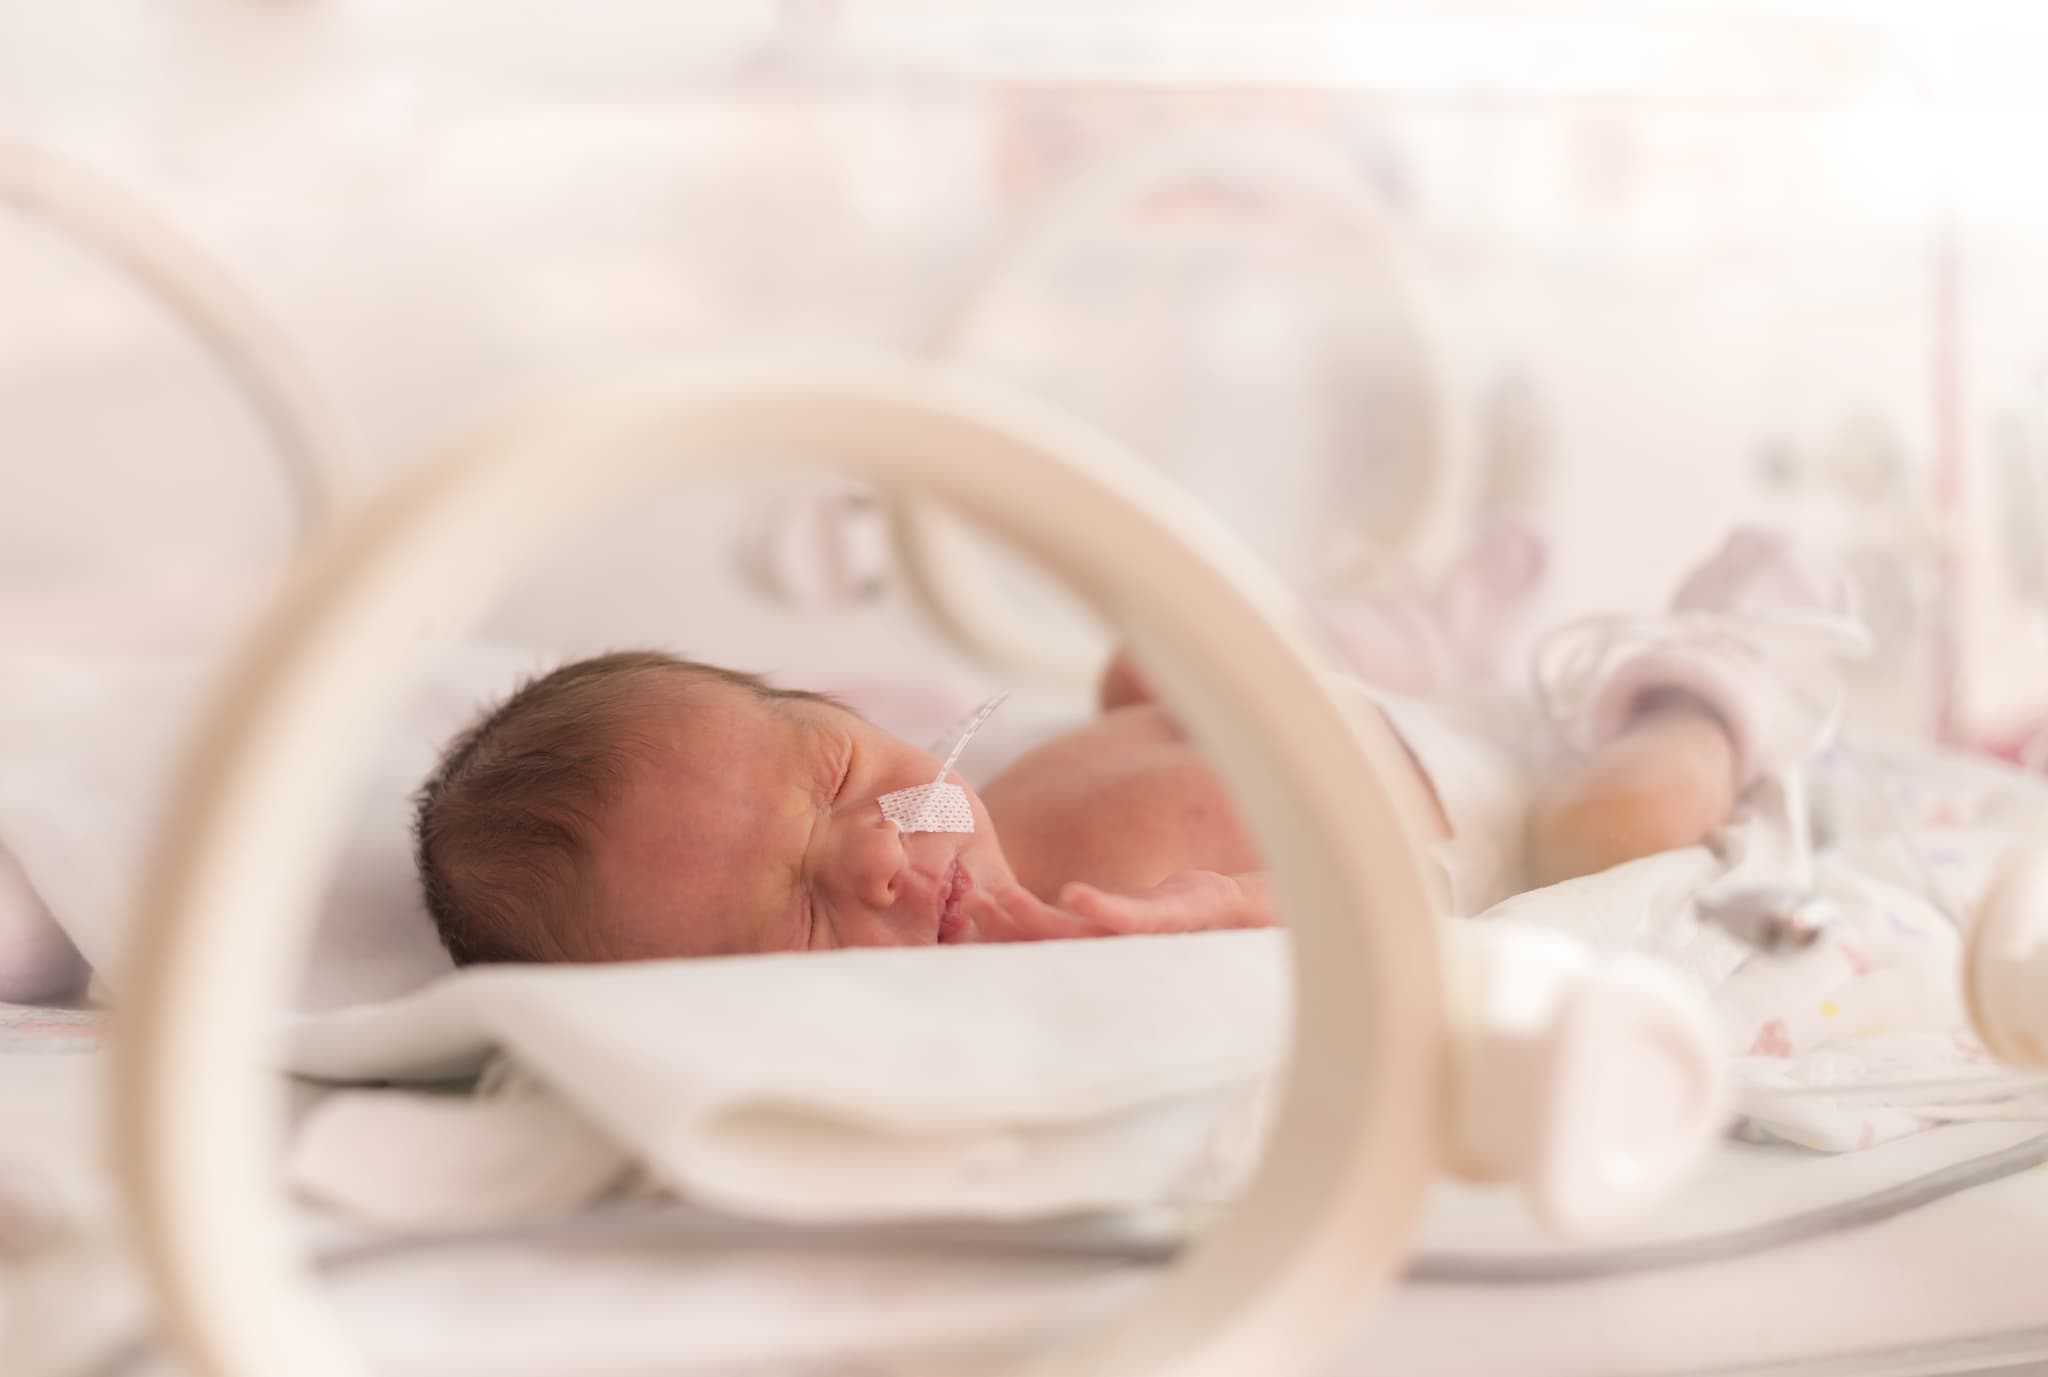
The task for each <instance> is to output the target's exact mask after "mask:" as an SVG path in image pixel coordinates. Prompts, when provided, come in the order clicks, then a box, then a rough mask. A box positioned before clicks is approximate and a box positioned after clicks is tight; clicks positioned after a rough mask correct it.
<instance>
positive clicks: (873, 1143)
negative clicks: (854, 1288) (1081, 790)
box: [290, 932, 1290, 1224]
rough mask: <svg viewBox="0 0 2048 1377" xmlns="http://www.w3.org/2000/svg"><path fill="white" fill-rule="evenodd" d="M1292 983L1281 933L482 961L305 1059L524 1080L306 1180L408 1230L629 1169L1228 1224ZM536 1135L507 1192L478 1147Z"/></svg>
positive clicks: (799, 1198)
mask: <svg viewBox="0 0 2048 1377" xmlns="http://www.w3.org/2000/svg"><path fill="white" fill-rule="evenodd" d="M1287 963H1288V946H1287V941H1286V937H1285V935H1284V934H1283V933H1279V932H1229V933H1211V934H1199V935H1191V936H1180V937H1155V938H1126V939H1120V940H1115V941H1092V942H1044V943H1031V944H1022V945H1015V946H1001V947H996V946H990V947H958V948H917V949H869V950H859V951H848V952H837V953H830V954H802V955H777V956H758V957H735V958H725V959H715V960H699V961H679V962H663V963H655V964H639V965H628V966H608V967H591V966H581V967H575V966H557V967H524V968H519V967H498V968H481V969H477V970H473V971H468V972H463V973H460V974H458V975H456V976H454V977H451V978H450V979H448V980H445V981H442V982H440V983H439V984H437V985H435V986H433V987H432V988H430V989H428V990H426V991H423V992H422V993H420V994H418V995H414V996H411V997H408V998H405V999H401V1000H398V1001H395V1002H393V1003H390V1004H386V1005H381V1006H374V1007H370V1008H364V1009H357V1010H352V1011H347V1012H343V1013H338V1014H330V1015H326V1016H321V1017H318V1018H314V1019H311V1020H308V1021H306V1022H305V1023H303V1024H302V1025H301V1026H300V1028H299V1029H298V1032H297V1036H296V1038H295V1041H294V1046H293V1049H292V1052H291V1056H290V1060H291V1063H292V1066H293V1067H294V1069H296V1070H298V1071H299V1072H301V1073H302V1074H306V1075H311V1076H317V1077H321V1078H325V1079H330V1080H346V1081H360V1080H371V1079H375V1080H394V1079H396V1080H414V1081H432V1080H437V1079H444V1078H450V1077H461V1076H466V1075H470V1074H473V1073H475V1072H477V1071H478V1070H480V1069H481V1068H482V1067H483V1066H484V1065H485V1064H486V1062H487V1061H488V1060H489V1059H491V1058H492V1057H493V1055H494V1054H495V1055H502V1056H503V1057H504V1058H506V1059H507V1060H509V1061H510V1062H511V1063H513V1065H514V1066H515V1067H516V1068H517V1069H516V1071H514V1072H512V1073H510V1074H507V1075H504V1076H502V1077H501V1078H498V1079H496V1080H495V1081H494V1082H493V1083H491V1084H490V1086H489V1088H490V1089H491V1090H492V1091H494V1092H495V1093H487V1094H484V1095H482V1096H479V1097H476V1098H475V1099H473V1100H468V1101H451V1100H449V1099H448V1098H446V1097H444V1096H435V1095H431V1094H425V1093H420V1092H413V1093H399V1092H391V1091H371V1092H359V1093H350V1094H341V1095H335V1096H330V1097H329V1098H328V1099H327V1100H326V1101H324V1102H323V1104H322V1106H321V1108H320V1109H319V1110H318V1111H317V1112H315V1113H314V1114H313V1115H312V1116H311V1117H310V1119H309V1121H308V1122H307V1123H306V1125H305V1126H304V1128H303V1130H302V1132H301V1134H300V1136H299V1138H298V1139H297V1141H296V1143H295V1145H294V1156H293V1164H292V1175H293V1179H294V1180H295V1181H296V1182H297V1183H298V1185H299V1186H300V1188H301V1189H302V1190H304V1191H306V1192H307V1193H309V1194H311V1195H313V1196H315V1197H316V1198H320V1199H322V1200H325V1201H327V1202H329V1203H333V1204H337V1205H347V1206H351V1207H353V1208H354V1209H355V1210H356V1211H357V1212H358V1213H369V1214H372V1215H373V1216H375V1217H378V1218H380V1219H381V1220H382V1222H386V1223H393V1224H396V1223H400V1222H417V1223H425V1222H428V1221H427V1220H426V1219H423V1218H421V1213H422V1212H424V1213H431V1215H432V1222H435V1223H449V1222H456V1221H460V1220H467V1219H471V1218H474V1217H476V1216H478V1215H491V1214H498V1215H502V1214H505V1213H517V1212H519V1211H521V1210H530V1209H549V1208H555V1207H559V1206H561V1205H566V1204H571V1203H575V1202H576V1200H577V1199H578V1198H587V1196H588V1195H589V1194H590V1193H592V1192H595V1191H597V1190H599V1189H603V1188H605V1187H607V1186H609V1185H611V1184H615V1183H616V1182H617V1181H618V1180H619V1179H620V1178H621V1177H622V1176H623V1175H625V1174H627V1173H628V1170H629V1168H630V1170H631V1171H632V1172H634V1173H638V1172H643V1171H644V1172H645V1173H646V1175H647V1176H648V1177H649V1178H650V1179H651V1180H652V1181H653V1182H654V1183H655V1184H657V1185H659V1186H661V1187H664V1188H666V1189H669V1190H672V1191H674V1192H676V1193H678V1194H681V1195H683V1196H685V1197H686V1198H689V1199H692V1200H696V1201H699V1202H702V1203H705V1204H709V1205H713V1206H716V1207H719V1208H724V1209H730V1210H735V1211H740V1212H745V1213H749V1214H755V1215H765V1216H770V1217H776V1218H787V1219H809V1220H843V1219H853V1218H874V1217H878V1216H890V1217H932V1216H944V1215H958V1214H974V1215H977V1216H982V1217H997V1218H1019V1217H1026V1216H1038V1215H1051V1214H1061V1213H1068V1212H1073V1211H1080V1210H1090V1209H1105V1208H1124V1207H1129V1206H1132V1205H1134V1204H1139V1203H1162V1202H1175V1201H1179V1202H1187V1203H1200V1202H1208V1201H1213V1200H1216V1199H1220V1198H1222V1197H1223V1196H1224V1195H1226V1194H1227V1193H1228V1192H1229V1191H1231V1190H1232V1189H1234V1188H1235V1186H1236V1185H1237V1184H1238V1182H1239V1179H1240V1178H1241V1176H1242V1173H1243V1171H1244V1170H1245V1168H1246V1167H1247V1166H1248V1165H1249V1164H1250V1163H1251V1162H1252V1161H1254V1160H1255V1159H1256V1149H1257V1134H1258V1124H1259V1120H1260V1118H1261V1105H1262V1102H1263V1096H1262V1093H1261V1092H1262V1088H1263V1087H1264V1085H1265V1084H1266V1083H1267V1082H1268V1080H1269V1079H1270V1077H1271V1074H1272V1072H1273V1071H1274V1069H1275V1068H1276V1067H1277V1066H1279V1065H1280V1063H1281V1061H1282V1059H1283V1057H1284V1056H1285V1053H1286V1047H1287V1041H1288V1037H1289V1035H1290V1028H1289V1013H1288V1008H1289V1005H1288V987H1289V980H1288V969H1287ZM551 1110H560V1111H565V1112H567V1113H569V1114H573V1115H574V1116H575V1117H576V1118H577V1120H578V1121H579V1122H580V1123H581V1124H583V1125H587V1126H588V1127H589V1128H591V1129H594V1130H595V1132H588V1133H586V1132H580V1131H577V1130H574V1129H569V1128H566V1127H564V1126H562V1125H561V1124H560V1123H559V1122H555V1120H556V1119H557V1118H558V1116H557V1115H554V1114H551V1112H550V1111H551ZM508 1138H509V1139H513V1140H516V1141H518V1142H521V1143H524V1144H526V1145H527V1146H526V1147H525V1148H524V1149H520V1148H513V1147H506V1148H500V1149H496V1150H494V1153H493V1155H492V1156H491V1157H490V1159H489V1161H490V1170H489V1171H488V1172H486V1171H482V1170H479V1169H478V1166H477V1163H478V1161H479V1157H478V1152H479V1143H480V1142H482V1141H485V1140H493V1141H500V1142H502V1141H504V1140H506V1139H508ZM480 1196H483V1197H488V1198H479V1197H480ZM373 1202H382V1203H381V1204H377V1203H373Z"/></svg>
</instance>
